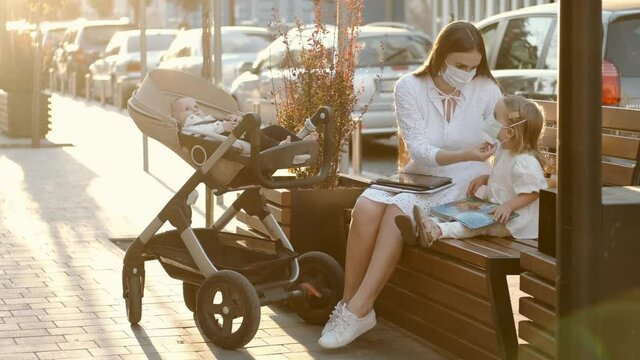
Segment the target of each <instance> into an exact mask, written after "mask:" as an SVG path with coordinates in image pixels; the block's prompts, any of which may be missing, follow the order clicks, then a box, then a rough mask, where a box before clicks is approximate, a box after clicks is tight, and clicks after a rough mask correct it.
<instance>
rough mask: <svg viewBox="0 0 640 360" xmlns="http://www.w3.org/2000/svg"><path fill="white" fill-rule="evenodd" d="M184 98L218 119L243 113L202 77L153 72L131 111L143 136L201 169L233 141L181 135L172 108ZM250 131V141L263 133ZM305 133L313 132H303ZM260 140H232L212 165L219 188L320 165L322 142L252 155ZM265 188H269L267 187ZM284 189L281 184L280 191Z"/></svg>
mask: <svg viewBox="0 0 640 360" xmlns="http://www.w3.org/2000/svg"><path fill="white" fill-rule="evenodd" d="M182 97H191V98H194V99H195V100H196V101H197V102H198V105H199V107H200V108H201V109H202V110H203V112H204V113H206V114H210V115H212V116H213V117H214V118H220V117H223V116H226V115H229V114H238V107H237V104H236V102H235V100H234V99H233V98H232V97H231V96H230V95H229V94H227V93H226V92H225V91H223V90H221V89H219V88H217V87H216V86H215V85H213V84H211V83H210V82H208V81H206V80H204V79H202V78H200V77H196V76H193V75H191V74H188V73H185V72H182V71H176V70H168V69H154V70H152V71H150V72H149V74H148V75H147V77H146V78H145V79H144V80H143V82H142V84H141V86H140V88H139V89H138V90H137V91H136V92H135V93H134V94H133V96H132V97H131V99H130V100H129V103H128V110H129V113H130V115H131V117H132V118H133V120H134V122H135V123H136V125H137V126H138V128H139V129H140V131H142V133H144V134H146V135H148V136H149V137H151V138H154V139H155V140H157V141H159V142H160V143H162V144H164V145H165V146H167V147H168V148H170V149H171V150H173V151H174V152H175V153H176V154H178V155H179V156H180V157H182V158H183V159H184V160H185V161H187V162H188V163H189V164H190V165H192V166H193V167H195V168H198V167H201V166H202V165H203V164H204V162H205V161H206V160H207V159H208V158H209V157H211V155H212V154H213V153H214V152H215V151H216V150H217V149H218V148H219V147H220V145H221V144H223V143H224V142H225V141H227V140H229V139H228V137H227V136H223V135H216V134H210V135H202V134H199V133H196V132H190V131H187V130H184V131H182V130H181V129H180V126H179V124H178V122H177V121H176V120H175V119H174V118H173V117H172V116H171V104H172V103H173V102H174V101H175V100H176V99H179V98H182ZM256 116H257V115H255V114H251V115H250V116H247V115H245V116H244V117H243V120H242V122H245V121H246V124H251V125H255V124H252V122H256V121H259V119H258V120H256V118H255V117H256ZM239 127H240V125H239ZM247 130H248V133H247V135H248V136H245V138H247V137H249V138H250V137H251V135H252V134H251V131H255V130H258V129H255V130H252V129H251V127H250V126H247ZM302 131H303V132H304V131H308V130H307V129H306V128H303V130H302ZM237 137H238V138H239V137H240V136H237ZM256 141H259V139H254V140H252V141H251V142H247V141H244V140H239V139H236V140H235V141H233V142H232V145H231V148H230V149H228V150H227V151H225V152H224V153H223V154H222V157H221V158H220V159H219V160H217V161H216V162H215V163H214V164H212V167H211V169H210V170H209V171H208V176H209V177H210V179H211V180H212V181H213V182H214V183H216V184H218V185H220V186H228V185H230V184H231V185H232V186H231V187H236V186H247V185H251V184H254V185H258V184H261V183H260V179H259V178H255V177H253V176H252V174H258V173H260V174H262V175H263V176H266V177H267V178H269V177H270V176H271V175H272V174H273V173H274V172H275V171H276V170H278V169H287V168H295V167H304V166H311V165H314V164H316V162H317V161H318V154H319V152H320V144H319V142H317V141H297V142H292V143H289V144H283V145H279V146H275V147H273V148H270V149H267V150H264V151H262V152H259V151H258V152H256V151H254V152H253V155H252V148H258V149H259V143H257V142H256ZM252 156H253V157H254V159H253V160H254V161H252ZM247 167H249V168H248V169H247ZM254 168H255V169H254ZM243 169H244V171H243ZM261 185H263V186H267V187H270V186H269V184H267V183H262V184H261ZM282 185H283V184H279V186H281V187H282Z"/></svg>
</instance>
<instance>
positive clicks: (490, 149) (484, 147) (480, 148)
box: [465, 142, 496, 161]
mask: <svg viewBox="0 0 640 360" xmlns="http://www.w3.org/2000/svg"><path fill="white" fill-rule="evenodd" d="M495 153H496V146H495V145H491V144H489V143H487V142H485V143H482V144H478V145H474V146H472V147H470V148H468V149H467V150H465V154H466V155H467V157H468V158H469V161H487V159H488V158H490V157H492V156H493V155H494V154H495Z"/></svg>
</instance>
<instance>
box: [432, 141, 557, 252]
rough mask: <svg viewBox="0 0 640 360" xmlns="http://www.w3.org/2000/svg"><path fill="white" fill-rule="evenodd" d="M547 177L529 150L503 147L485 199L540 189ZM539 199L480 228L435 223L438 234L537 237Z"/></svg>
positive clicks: (497, 199) (495, 199)
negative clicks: (506, 218) (503, 220)
mask: <svg viewBox="0 0 640 360" xmlns="http://www.w3.org/2000/svg"><path fill="white" fill-rule="evenodd" d="M547 186H548V185H547V181H546V179H545V178H544V172H543V171H542V167H541V166H540V163H539V162H538V160H537V159H536V158H535V156H533V155H532V154H529V153H522V154H513V153H512V152H511V151H509V150H502V151H500V152H499V153H498V154H497V155H496V159H495V165H494V168H493V172H492V173H491V176H490V177H489V182H488V184H487V189H486V191H485V196H484V197H485V199H486V200H488V201H490V202H492V203H496V204H503V203H505V202H507V201H509V200H511V199H513V198H514V197H515V196H516V195H518V194H528V193H534V192H537V193H539V192H540V190H541V189H546V188H547ZM539 205H540V201H539V200H536V201H534V202H532V203H531V204H529V205H527V206H525V207H523V208H522V209H519V210H516V213H518V215H519V216H517V217H515V218H513V219H511V220H509V221H508V222H507V223H506V225H505V224H493V225H491V226H487V227H484V228H480V229H469V228H467V227H465V226H463V225H462V224H460V223H458V222H455V221H454V222H445V223H438V226H439V227H440V230H442V236H441V238H455V239H464V238H469V237H474V236H478V235H490V236H499V237H506V236H513V237H514V238H516V239H536V238H538V211H539Z"/></svg>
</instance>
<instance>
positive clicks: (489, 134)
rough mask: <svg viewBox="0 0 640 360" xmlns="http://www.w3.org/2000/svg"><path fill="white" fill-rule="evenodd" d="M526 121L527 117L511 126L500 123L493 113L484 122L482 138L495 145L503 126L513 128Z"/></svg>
mask: <svg viewBox="0 0 640 360" xmlns="http://www.w3.org/2000/svg"><path fill="white" fill-rule="evenodd" d="M525 121H527V119H523V120H520V121H518V122H517V123H515V124H511V125H509V126H502V124H500V123H499V122H498V120H496V118H495V117H494V116H493V115H491V117H490V118H488V119H487V120H485V122H484V126H483V128H482V138H483V140H484V141H486V142H488V143H489V144H492V145H493V144H495V143H497V142H498V134H500V130H502V129H503V128H504V129H509V128H512V127H514V126H516V125H519V124H522V123H523V122H525ZM500 143H502V142H500Z"/></svg>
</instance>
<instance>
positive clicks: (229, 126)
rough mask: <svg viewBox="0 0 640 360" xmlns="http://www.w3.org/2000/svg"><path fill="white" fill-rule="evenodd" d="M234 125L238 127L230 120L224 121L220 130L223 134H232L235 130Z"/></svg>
mask: <svg viewBox="0 0 640 360" xmlns="http://www.w3.org/2000/svg"><path fill="white" fill-rule="evenodd" d="M236 125H238V123H237V122H235V121H232V120H225V121H223V122H222V128H223V129H224V131H225V132H232V131H233V129H235V128H236Z"/></svg>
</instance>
